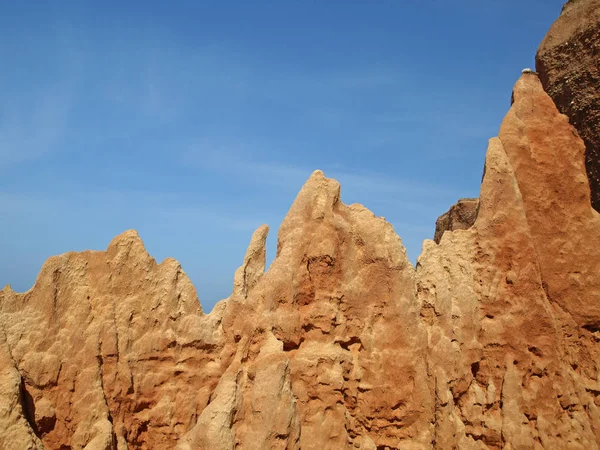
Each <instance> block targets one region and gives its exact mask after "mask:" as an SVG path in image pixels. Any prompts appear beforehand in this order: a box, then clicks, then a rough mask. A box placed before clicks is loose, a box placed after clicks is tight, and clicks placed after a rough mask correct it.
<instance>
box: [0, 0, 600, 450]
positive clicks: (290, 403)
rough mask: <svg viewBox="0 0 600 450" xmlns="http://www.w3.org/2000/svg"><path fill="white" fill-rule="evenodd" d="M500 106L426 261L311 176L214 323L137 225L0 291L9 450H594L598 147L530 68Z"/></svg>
mask: <svg viewBox="0 0 600 450" xmlns="http://www.w3.org/2000/svg"><path fill="white" fill-rule="evenodd" d="M579 2H581V3H580V4H581V5H586V4H593V3H594V2H593V1H589V2H586V1H585V0H577V1H575V2H573V5H571V6H569V5H567V7H566V9H565V11H569V9H568V8H576V7H577V5H578V3H579ZM581 7H583V6H581ZM573 11H575V10H574V9H573ZM565 14H566V13H563V16H565ZM561 20H562V19H561ZM597 88H598V85H596V89H597ZM512 100H513V103H512V106H511V108H510V110H509V112H508V114H507V115H506V117H505V119H504V121H503V122H502V125H501V127H500V131H499V134H498V136H497V137H494V138H492V139H491V140H490V141H489V147H488V149H487V155H486V161H485V170H484V176H483V180H482V184H481V192H480V196H479V198H478V199H475V200H463V201H462V203H461V202H459V204H458V205H457V206H455V207H453V208H454V209H451V210H450V211H449V212H448V213H447V214H446V215H445V216H442V217H445V219H444V220H442V222H444V223H442V224H441V225H440V227H439V229H440V231H441V233H439V234H438V235H437V236H436V241H432V240H427V241H425V242H424V244H423V252H422V254H421V256H420V257H419V259H418V262H417V266H416V267H413V266H412V265H411V263H410V262H409V261H408V259H407V257H406V252H405V249H404V247H403V245H402V242H401V240H400V238H399V237H398V235H397V234H396V233H395V231H394V229H393V228H392V226H391V225H390V224H389V223H387V222H386V221H385V220H384V219H383V218H380V217H376V216H375V215H374V214H373V213H371V212H370V211H369V210H368V209H366V208H365V207H363V206H362V205H357V204H354V205H345V204H344V203H343V202H342V201H341V198H340V186H339V184H338V183H337V182H336V181H335V180H332V179H328V178H326V177H325V175H324V174H323V173H322V172H320V171H316V172H314V173H313V174H312V176H311V177H310V179H309V180H308V181H307V182H306V184H305V185H304V187H302V189H301V191H300V193H299V194H298V196H297V198H296V199H295V201H294V202H293V204H292V206H291V208H290V210H289V212H288V214H287V216H286V218H285V219H284V221H283V223H282V224H281V227H280V229H279V233H278V240H277V255H276V258H275V260H274V261H273V263H272V264H271V266H270V267H269V268H268V270H266V267H265V261H266V257H265V256H266V251H265V242H266V237H267V233H268V231H269V229H268V227H267V226H262V227H260V228H259V229H258V230H257V231H256V232H255V233H254V234H253V236H252V237H251V239H250V245H249V247H248V250H247V253H246V256H245V257H244V260H243V261H242V262H241V263H242V264H241V266H240V268H239V269H238V270H237V271H236V273H235V275H234V276H233V280H232V285H233V288H232V294H231V296H230V297H229V298H227V299H225V300H223V301H221V302H219V303H218V304H217V305H216V306H215V307H214V309H213V311H212V312H211V313H210V314H205V313H203V311H202V309H201V306H200V302H199V301H198V298H197V296H196V292H195V289H194V287H193V286H192V285H191V283H190V281H189V279H188V277H187V276H186V274H185V273H184V272H183V270H182V268H181V266H180V265H179V264H178V263H177V262H176V261H175V260H173V259H166V260H165V261H163V262H162V263H160V264H158V263H157V262H156V261H155V260H154V259H153V258H152V257H151V256H150V255H148V253H147V252H146V250H145V248H144V245H143V243H142V240H141V239H140V237H139V236H138V235H137V233H136V232H135V231H127V232H125V233H123V234H121V235H120V236H118V237H116V238H115V239H114V240H113V241H112V242H111V243H110V244H109V246H108V248H107V249H106V251H86V252H82V253H66V254H64V255H60V256H55V257H52V258H50V259H49V260H48V261H47V262H46V263H45V264H44V266H43V267H42V270H41V272H40V274H39V276H38V278H37V280H36V282H35V285H34V286H33V288H32V289H30V290H29V291H27V292H25V293H16V292H14V291H13V290H12V289H11V288H10V286H7V287H5V288H4V289H3V290H1V291H0V449H1V450H13V449H14V450H21V449H46V450H68V449H87V450H125V449H180V450H192V449H206V450H233V449H238V450H244V449H246V450H249V449H256V450H258V449H282V450H283V449H286V450H292V449H303V450H311V449H314V450H317V449H318V450H326V449H331V450H334V449H335V450H339V449H348V450H350V449H363V450H386V449H402V450H432V449H439V450H443V449H466V450H471V449H472V450H484V449H495V450H517V449H518V450H540V449H547V450H555V449H580V450H594V449H598V448H599V447H600V245H598V243H600V214H598V213H597V212H596V211H595V210H594V208H593V207H592V203H591V202H592V196H593V195H594V193H593V192H594V191H593V190H592V191H590V180H589V179H588V175H589V166H588V170H587V171H586V164H585V163H586V159H585V158H586V154H589V147H588V148H587V150H586V145H585V143H584V140H582V139H581V137H580V135H579V133H578V132H577V131H576V129H575V128H574V127H573V126H572V125H571V124H570V123H569V118H568V117H567V116H566V115H563V114H561V113H560V112H559V110H558V109H557V107H556V106H555V104H554V102H553V100H552V98H551V97H550V96H549V95H548V94H547V93H546V92H545V91H544V89H543V87H542V83H541V82H540V79H539V78H538V76H537V75H536V74H535V73H533V72H530V73H525V74H523V75H522V76H521V78H520V79H519V80H518V81H517V83H516V85H515V88H514V91H513V96H512ZM590 117H591V118H592V119H591V120H594V119H593V116H590Z"/></svg>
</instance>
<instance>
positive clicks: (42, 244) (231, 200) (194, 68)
mask: <svg viewBox="0 0 600 450" xmlns="http://www.w3.org/2000/svg"><path fill="white" fill-rule="evenodd" d="M562 3H563V0H558V1H557V0H526V1H522V0H521V1H516V0H484V1H481V0H459V1H454V2H450V1H445V0H424V1H423V0H422V1H416V0H405V1H400V0H378V1H366V0H361V1H356V0H346V1H337V0H326V1H310V0H306V1H298V0H296V1H291V0H289V1H288V0H281V1H278V2H272V1H271V2H266V1H261V0H256V1H251V2H250V1H221V2H207V1H194V2H192V1H190V2H185V1H181V2H153V1H145V2H135V1H130V2H111V1H105V2H86V1H79V2H67V1H65V2H50V1H39V2H35V6H34V5H33V4H32V3H30V2H9V1H4V2H0V35H1V39H0V61H2V70H1V71H0V97H1V99H2V101H1V104H2V106H1V107H0V205H1V208H2V220H1V221H0V255H2V256H1V258H0V285H2V286H3V285H5V284H7V283H10V284H12V286H13V288H14V289H15V290H17V291H25V290H27V289H29V288H30V287H31V286H32V285H33V282H34V281H35V278H36V276H37V273H38V271H39V269H40V267H41V265H42V264H43V262H44V260H45V259H46V258H48V257H49V256H51V255H54V254H60V253H64V252H66V251H70V250H85V249H104V248H106V246H107V245H108V243H109V242H110V240H111V239H112V238H113V237H114V236H116V235H117V234H119V233H121V232H123V231H125V230H127V229H130V228H135V229H137V230H138V231H139V233H140V235H141V237H142V239H143V240H144V242H145V244H146V247H147V249H148V251H149V252H150V253H151V254H152V255H153V256H154V257H155V258H156V259H157V260H158V261H159V262H160V261H162V260H163V259H164V258H165V257H168V256H171V257H174V258H176V259H178V260H179V261H180V262H181V264H182V265H183V268H184V270H185V271H186V272H187V273H188V275H189V276H190V278H191V279H192V281H193V282H194V284H195V286H196V289H197V291H198V294H199V297H200V300H201V303H202V305H203V308H204V309H205V310H206V311H208V310H210V309H211V308H212V306H213V305H214V303H215V302H216V301H218V300H220V299H222V298H225V297H227V296H228V295H229V294H230V292H231V288H232V282H233V281H232V280H233V273H234V271H235V269H236V268H237V267H238V266H239V264H240V263H241V261H242V259H243V255H244V253H245V250H246V246H247V244H248V241H249V239H250V236H251V234H252V232H253V230H254V229H255V228H256V227H258V226H259V225H261V224H263V223H267V224H269V225H270V227H271V232H270V237H269V241H268V259H269V260H271V259H272V258H273V256H274V253H275V245H276V234H277V229H278V227H279V224H280V222H281V220H282V219H283V217H284V215H285V213H286V212H287V210H288V208H289V206H290V205H291V203H292V202H293V200H294V198H295V195H296V194H297V192H298V190H299V189H300V187H301V186H302V184H303V183H304V181H305V180H306V179H307V178H308V176H309V175H310V173H311V172H312V171H313V170H315V169H321V170H323V171H324V172H325V174H326V175H327V176H330V177H334V178H336V179H338V180H339V181H340V182H341V184H342V200H343V201H344V202H345V203H355V202H356V203H362V204H364V205H365V206H367V207H368V208H370V209H371V210H372V211H374V212H375V214H377V215H380V216H385V217H386V219H387V220H388V221H390V222H391V223H392V224H393V226H394V228H395V229H396V232H397V233H398V234H399V235H400V237H401V238H402V240H403V242H404V245H405V246H406V248H407V251H408V254H409V257H410V259H411V260H412V261H413V262H414V261H415V260H416V258H417V256H418V254H419V253H420V250H421V244H422V241H423V239H425V238H431V237H432V236H433V232H434V226H435V220H436V218H437V216H439V215H440V214H442V213H443V212H444V211H446V210H447V208H448V207H449V206H450V205H451V204H452V203H454V202H455V201H456V200H457V199H458V198H459V197H475V196H477V195H478V193H479V184H480V181H481V174H482V168H483V161H484V156H485V150H486V146H487V140H488V138H490V137H492V136H494V135H495V134H496V133H497V131H498V128H499V126H500V121H501V119H502V117H503V116H504V114H505V113H506V111H507V110H508V108H509V106H510V94H511V89H512V86H513V84H514V82H515V81H516V80H517V78H518V77H519V76H520V71H521V69H523V68H524V67H533V65H534V56H535V51H536V49H537V46H538V45H539V43H540V42H541V40H542V38H543V37H544V35H545V33H546V31H547V29H548V28H549V26H550V25H551V23H552V22H553V21H554V20H555V19H556V18H557V17H558V15H559V13H560V8H561V6H562Z"/></svg>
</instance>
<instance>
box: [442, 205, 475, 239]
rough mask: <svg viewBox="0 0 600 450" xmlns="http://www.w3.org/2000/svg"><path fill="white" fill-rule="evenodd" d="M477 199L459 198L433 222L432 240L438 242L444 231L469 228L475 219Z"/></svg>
mask: <svg viewBox="0 0 600 450" xmlns="http://www.w3.org/2000/svg"><path fill="white" fill-rule="evenodd" d="M478 208H479V199H477V198H461V199H460V200H458V202H456V203H455V204H454V205H452V206H451V207H450V209H449V210H448V211H446V212H445V213H444V214H442V215H441V216H440V217H438V219H437V220H436V222H435V235H434V236H433V240H434V241H435V243H436V244H439V243H440V241H441V240H442V236H443V234H444V232H445V231H454V230H466V229H468V228H471V227H472V226H473V224H474V223H475V219H477V210H478Z"/></svg>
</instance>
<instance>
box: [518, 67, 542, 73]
mask: <svg viewBox="0 0 600 450" xmlns="http://www.w3.org/2000/svg"><path fill="white" fill-rule="evenodd" d="M521 73H531V74H533V75H537V74H538V73H537V72H536V71H535V70H533V69H530V68H529V67H527V68H526V69H523V70H521Z"/></svg>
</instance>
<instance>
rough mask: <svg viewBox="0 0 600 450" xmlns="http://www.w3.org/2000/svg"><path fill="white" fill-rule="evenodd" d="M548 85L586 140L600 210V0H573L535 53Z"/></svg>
mask: <svg viewBox="0 0 600 450" xmlns="http://www.w3.org/2000/svg"><path fill="white" fill-rule="evenodd" d="M536 68H537V70H538V72H539V73H540V79H541V81H542V84H543V86H544V89H546V91H547V92H548V94H550V97H552V99H553V100H554V102H555V103H556V105H557V106H558V109H559V111H560V112H562V113H563V114H566V115H567V116H568V117H569V120H570V121H571V123H572V124H573V126H575V128H576V129H577V131H579V134H580V135H581V137H582V138H583V141H584V142H585V145H586V149H587V150H586V155H585V164H586V168H587V174H588V177H589V181H590V188H591V190H592V198H591V201H592V205H593V206H594V208H595V209H596V211H600V91H599V89H598V87H599V86H600V0H570V1H568V2H567V3H566V4H565V6H564V7H563V11H562V13H561V15H560V17H559V19H558V20H557V21H556V22H555V23H554V24H553V25H552V28H550V31H549V32H548V34H547V35H546V38H545V39H544V41H543V42H542V44H541V45H540V48H539V49H538V52H537V55H536Z"/></svg>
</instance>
